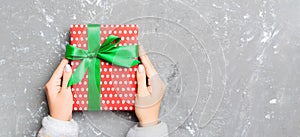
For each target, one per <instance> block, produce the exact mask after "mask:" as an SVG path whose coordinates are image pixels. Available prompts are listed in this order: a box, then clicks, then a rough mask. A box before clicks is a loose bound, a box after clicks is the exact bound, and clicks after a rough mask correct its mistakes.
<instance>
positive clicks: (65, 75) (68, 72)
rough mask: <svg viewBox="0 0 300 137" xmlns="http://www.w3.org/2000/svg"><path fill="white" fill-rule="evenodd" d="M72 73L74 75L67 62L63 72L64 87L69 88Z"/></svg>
mask: <svg viewBox="0 0 300 137" xmlns="http://www.w3.org/2000/svg"><path fill="white" fill-rule="evenodd" d="M71 75H72V68H71V66H70V65H69V64H67V65H66V66H65V69H64V73H63V81H62V89H67V86H68V82H69V80H70V78H71Z"/></svg>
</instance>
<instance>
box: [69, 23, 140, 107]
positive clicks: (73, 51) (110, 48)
mask: <svg viewBox="0 0 300 137" xmlns="http://www.w3.org/2000/svg"><path fill="white" fill-rule="evenodd" d="M87 32H88V50H84V49H81V48H77V47H75V46H72V45H70V44H68V45H67V47H66V55H65V57H66V58H67V59H69V60H81V63H80V64H79V66H78V67H77V68H76V70H75V71H74V72H73V74H72V76H71V78H70V80H69V83H68V86H72V85H74V84H77V83H79V82H80V81H81V80H82V78H83V77H84V74H85V72H86V71H87V70H88V110H100V89H101V88H100V86H101V85H100V67H101V66H100V59H101V60H104V61H106V62H108V63H111V64H113V65H117V66H122V67H132V66H135V65H137V64H139V63H140V61H138V59H137V58H138V45H129V46H116V45H117V44H118V43H119V42H120V41H121V39H120V38H119V37H118V36H114V35H110V36H108V37H107V39H106V40H105V41H104V42H103V43H102V44H100V25H98V24H88V25H87Z"/></svg>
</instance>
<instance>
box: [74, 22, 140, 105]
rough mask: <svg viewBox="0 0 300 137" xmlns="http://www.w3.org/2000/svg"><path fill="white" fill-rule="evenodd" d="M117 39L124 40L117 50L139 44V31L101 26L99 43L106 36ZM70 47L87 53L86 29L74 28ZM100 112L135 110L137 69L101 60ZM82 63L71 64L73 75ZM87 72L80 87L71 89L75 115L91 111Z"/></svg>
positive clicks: (130, 26) (127, 27) (135, 26)
mask: <svg viewBox="0 0 300 137" xmlns="http://www.w3.org/2000/svg"><path fill="white" fill-rule="evenodd" d="M111 34H112V35H116V36H119V37H120V38H121V42H120V43H119V44H118V45H117V46H130V45H135V44H138V27H137V25H134V24H129V25H100V40H101V43H103V42H104V40H105V39H106V37H107V36H109V35H111ZM70 44H71V45H73V46H76V47H78V48H82V49H85V50H87V48H88V47H87V46H88V44H87V25H71V28H70ZM100 63H101V65H100V66H101V67H100V68H99V69H100V80H101V81H100V87H101V88H100V100H99V103H100V109H101V110H125V111H132V110H134V103H135V97H136V92H137V81H136V71H137V65H136V66H134V67H132V68H124V67H119V66H115V65H111V64H109V63H107V62H105V61H103V60H100ZM79 64H80V61H76V60H75V61H71V66H72V70H73V72H74V71H75V69H76V68H77V67H78V65H79ZM87 78H88V71H87V72H86V73H85V76H84V78H83V79H82V81H81V82H80V83H78V84H75V85H73V86H72V87H71V90H72V94H73V111H86V110H88V79H87Z"/></svg>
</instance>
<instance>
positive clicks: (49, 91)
mask: <svg viewBox="0 0 300 137" xmlns="http://www.w3.org/2000/svg"><path fill="white" fill-rule="evenodd" d="M68 62H69V61H68V60H67V59H65V58H64V59H63V60H62V61H61V63H60V64H59V65H58V67H57V68H56V70H55V71H54V73H53V75H52V77H51V78H50V80H49V81H48V83H47V84H46V85H45V89H46V95H47V100H48V104H49V109H50V116H51V117H53V118H55V119H59V120H64V121H70V120H71V119H72V105H73V104H72V103H73V96H72V93H71V87H67V85H68V82H69V79H70V77H71V75H72V69H71V66H70V65H69V64H68Z"/></svg>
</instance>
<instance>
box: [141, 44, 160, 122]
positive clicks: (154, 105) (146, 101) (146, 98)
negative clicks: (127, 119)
mask: <svg viewBox="0 0 300 137" xmlns="http://www.w3.org/2000/svg"><path fill="white" fill-rule="evenodd" d="M139 55H140V59H141V62H142V64H140V65H139V66H138V71H137V81H138V93H137V97H136V103H135V114H136V116H137V117H138V119H139V123H140V126H142V127H145V126H152V125H156V124H157V123H158V114H159V109H160V104H161V99H162V97H163V95H164V92H165V85H164V83H163V81H162V80H161V79H160V77H159V75H158V73H157V71H156V70H155V68H154V67H153V65H152V63H151V62H150V59H149V58H148V56H147V55H146V53H145V52H144V51H143V50H140V52H139ZM147 78H148V83H147V80H146V79H147ZM147 85H148V86H147Z"/></svg>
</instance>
